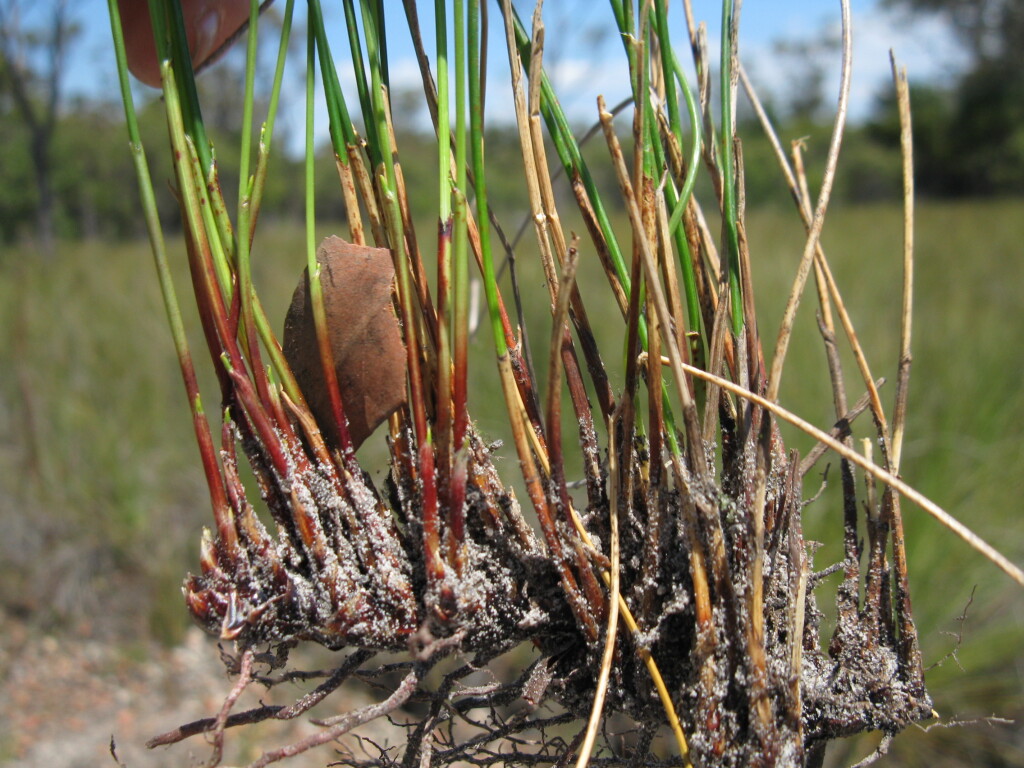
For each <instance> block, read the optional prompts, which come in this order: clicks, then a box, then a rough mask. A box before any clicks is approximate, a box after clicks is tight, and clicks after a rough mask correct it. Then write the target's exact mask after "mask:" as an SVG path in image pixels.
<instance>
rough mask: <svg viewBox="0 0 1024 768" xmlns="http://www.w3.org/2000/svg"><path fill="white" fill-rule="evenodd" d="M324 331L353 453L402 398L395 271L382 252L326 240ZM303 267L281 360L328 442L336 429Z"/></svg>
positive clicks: (322, 255) (322, 251)
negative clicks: (328, 342) (329, 344)
mask: <svg viewBox="0 0 1024 768" xmlns="http://www.w3.org/2000/svg"><path fill="white" fill-rule="evenodd" d="M316 258H317V261H318V262H319V263H320V265H321V269H320V282H321V285H322V286H323V293H324V313H325V314H326V316H327V334H328V338H329V339H330V343H331V353H332V355H333V357H334V369H335V372H336V374H337V377H338V389H339V391H340V392H341V402H342V407H343V408H344V410H345V415H346V417H347V418H348V428H349V434H350V435H351V437H352V444H353V447H354V448H358V447H359V446H360V445H361V444H362V443H363V441H364V440H366V438H367V437H369V436H370V434H371V433H372V432H373V431H374V429H376V428H377V426H378V425H379V424H380V423H381V422H382V421H384V420H385V419H387V417H388V416H390V415H391V414H392V413H394V412H395V411H396V410H398V409H399V408H400V407H401V406H402V405H403V404H404V403H405V399H406V388H405V372H406V352H405V345H404V344H403V343H402V333H401V330H400V328H399V324H398V318H397V317H395V311H394V306H393V304H392V301H391V286H392V283H393V282H394V279H395V268H394V265H393V263H392V261H391V252H390V251H389V250H387V249H386V248H370V247H367V246H362V245H352V244H351V243H347V242H345V241H344V240H342V239H341V238H340V237H328V238H326V239H325V240H324V241H323V242H322V243H321V244H320V247H319V248H318V249H317V252H316ZM308 296H309V274H308V269H307V270H306V271H305V272H304V273H303V277H302V279H301V280H300V281H299V284H298V285H297V286H296V288H295V293H294V294H293V295H292V303H291V306H289V307H288V314H287V315H286V317H285V322H284V355H285V358H286V359H287V360H288V364H289V365H290V366H291V368H292V372H293V373H294V374H295V378H296V380H297V381H298V383H299V388H300V389H301V390H302V394H303V396H305V398H306V401H307V402H308V404H309V408H310V410H311V411H312V412H313V416H314V417H315V418H316V422H317V425H318V426H319V427H320V431H321V432H322V433H323V436H324V439H325V440H326V441H327V444H328V445H329V446H331V447H333V448H336V447H338V444H339V436H338V430H337V427H336V425H335V423H334V418H333V416H332V414H331V400H330V396H329V394H328V391H327V384H326V381H325V379H324V374H323V367H322V366H321V364H320V353H319V348H318V346H317V340H316V328H315V325H314V321H313V305H312V302H311V301H309V299H308Z"/></svg>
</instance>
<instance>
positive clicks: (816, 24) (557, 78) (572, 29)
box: [37, 0, 964, 129]
mask: <svg viewBox="0 0 1024 768" xmlns="http://www.w3.org/2000/svg"><path fill="white" fill-rule="evenodd" d="M278 4H279V5H280V6H281V7H283V0H278ZM39 5H45V4H39ZM301 5H303V4H302V3H301V2H299V3H296V6H297V9H298V7H299V6H301ZM420 5H421V7H423V11H421V24H422V25H423V27H424V28H425V29H427V28H429V25H430V24H432V18H433V14H432V5H433V4H432V3H421V4H420ZM517 5H520V6H522V7H524V8H526V9H529V8H532V4H524V3H517ZM681 6H682V4H681V3H679V2H674V3H671V4H670V13H672V14H674V15H675V19H674V25H675V26H676V28H677V29H678V37H679V38H680V39H681V40H682V39H683V36H684V34H685V32H684V29H685V23H684V20H683V16H682V13H681V12H679V11H681ZM37 7H38V6H37ZM386 7H387V8H388V13H389V16H390V25H389V30H390V35H389V36H390V43H389V44H390V56H391V63H392V83H393V85H394V86H395V87H396V88H397V87H403V86H404V87H407V88H418V87H419V80H418V71H417V69H416V66H415V63H414V61H413V57H412V45H411V42H410V41H409V35H408V32H407V30H406V24H405V17H404V13H403V12H402V10H401V3H400V2H398V0H386ZM73 8H74V9H75V11H74V12H75V14H76V16H77V20H78V21H79V22H80V24H81V25H82V32H83V34H82V37H81V38H80V40H79V43H78V45H77V46H76V49H75V51H74V56H73V58H72V60H71V61H70V62H69V67H68V69H69V75H68V80H67V87H68V89H69V92H71V93H84V94H89V95H96V94H104V93H105V94H113V93H114V88H115V85H116V78H115V73H114V64H113V54H112V53H111V50H110V47H109V43H108V38H109V22H108V20H107V11H106V2H104V0H83V1H82V2H80V3H77V4H75V5H74V6H73ZM491 8H492V13H491V19H492V24H491V26H492V29H491V38H492V41H491V55H490V59H489V60H490V65H489V66H490V68H491V81H492V83H491V84H490V85H489V86H488V87H489V96H488V104H489V118H488V119H491V120H501V119H509V118H510V117H511V111H510V110H511V107H510V106H508V105H509V100H508V99H503V98H502V91H503V90H506V89H507V86H506V85H505V81H506V80H507V74H506V72H507V60H506V58H505V52H504V46H503V38H502V34H503V32H502V30H501V28H500V17H499V15H498V14H497V12H496V8H495V6H494V4H492V5H491ZM693 8H694V14H695V16H696V17H697V19H698V20H703V21H705V22H706V23H707V28H708V40H709V47H710V48H711V52H712V55H713V56H715V55H717V50H718V42H717V40H718V35H719V29H720V14H721V11H720V4H719V3H718V2H717V0H694V2H693ZM325 11H326V13H327V15H328V19H330V18H331V14H332V13H336V14H337V16H339V17H340V4H339V3H336V2H331V1H330V0H328V2H326V3H325ZM527 12H528V11H527ZM608 18H610V11H609V9H608V7H607V6H606V5H605V4H604V3H601V2H595V0H590V1H589V2H587V0H547V3H546V4H545V19H546V23H547V25H548V29H549V36H551V37H553V36H554V33H555V32H562V33H563V34H564V35H565V37H564V38H563V39H564V40H567V41H569V45H568V46H567V47H566V49H565V50H564V51H562V52H560V53H559V54H558V55H557V58H556V55H555V53H554V52H553V50H552V51H549V53H548V58H547V59H546V62H547V63H548V64H549V65H550V67H551V70H552V73H551V74H552V77H553V80H554V82H555V85H556V88H557V90H558V92H559V94H560V97H561V99H562V101H563V104H564V105H565V107H566V109H567V111H568V112H569V113H570V115H571V116H573V117H575V118H576V119H579V120H585V121H587V122H589V121H590V120H591V119H592V118H593V116H594V115H595V114H596V113H595V107H594V103H595V101H594V100H595V98H596V96H597V94H598V93H602V94H603V95H604V96H605V97H606V99H607V101H608V102H609V103H610V104H614V103H616V102H617V101H618V100H620V99H621V98H622V97H623V96H624V95H625V94H626V93H627V86H626V82H625V65H624V61H623V57H622V48H621V45H620V43H619V42H618V40H617V39H616V38H615V36H614V35H612V34H610V33H606V34H604V35H600V34H595V31H597V30H600V29H601V28H602V27H601V25H602V22H603V20H605V19H608ZM852 18H853V23H852V28H853V34H854V70H853V85H852V95H851V117H852V118H853V119H854V120H856V119H858V118H861V117H864V116H865V115H866V114H867V113H868V111H869V110H870V107H871V104H872V101H873V99H874V97H875V95H876V94H877V93H878V92H879V90H880V89H881V88H883V87H884V86H885V83H886V82H887V81H888V79H889V76H890V75H889V53H888V52H889V49H890V48H893V49H895V51H896V55H897V57H898V59H899V60H900V62H901V63H902V64H903V65H905V66H907V68H908V71H909V74H910V77H911V79H912V80H914V79H919V80H921V79H923V80H935V79H939V78H942V77H944V76H947V75H951V74H955V72H956V71H957V69H958V67H960V66H961V65H962V63H963V61H964V57H963V54H962V52H961V51H960V50H959V49H958V47H957V45H956V43H955V40H954V38H953V36H952V35H951V33H950V31H949V29H947V28H946V27H945V26H944V25H943V24H941V23H940V22H938V21H935V20H931V21H929V20H922V19H914V20H912V21H911V20H909V19H908V18H907V17H904V16H901V15H900V14H898V13H895V12H892V11H889V10H887V9H884V8H882V7H881V6H880V4H879V3H878V2H876V0H853V2H852ZM839 20H840V6H839V3H838V2H834V3H833V2H825V1H824V0H789V1H788V2H786V1H784V0H747V2H744V3H743V4H742V9H741V16H740V40H741V57H742V59H743V61H744V64H745V66H746V68H747V71H748V72H749V73H750V76H751V78H752V79H753V80H754V82H755V84H756V85H758V87H759V89H760V90H761V91H762V92H763V93H765V94H767V95H774V96H776V97H778V98H782V99H784V98H785V97H786V93H787V89H788V88H789V87H790V86H789V83H790V78H791V75H792V74H793V72H792V68H793V66H794V64H793V62H792V60H787V61H780V60H779V57H777V56H775V55H774V54H773V44H774V43H775V42H777V41H780V40H785V41H800V40H808V39H814V38H815V37H816V36H820V34H821V32H822V31H823V30H832V31H835V32H837V31H838V28H839ZM335 37H336V42H334V43H332V44H333V45H335V46H336V47H335V57H336V60H337V61H339V62H341V63H339V70H340V72H341V77H342V82H343V84H344V83H345V82H349V83H350V82H351V79H350V77H351V74H350V73H351V65H350V64H348V63H347V56H348V54H347V46H346V45H345V43H344V41H343V40H342V35H341V33H340V30H339V32H338V34H337V35H336V36H335ZM428 45H432V40H428ZM682 50H685V47H684V48H682ZM833 59H834V63H832V64H831V65H830V66H829V67H828V70H827V71H828V75H827V80H826V93H827V99H828V101H829V102H830V103H831V102H832V101H834V99H835V95H836V93H837V90H838V78H839V63H838V57H833ZM690 69H692V64H690ZM291 122H293V120H292V119H290V118H289V117H288V116H285V126H283V127H288V123H291ZM319 122H320V123H321V124H323V120H319ZM290 127H291V128H293V129H297V128H298V126H297V125H292V126H290Z"/></svg>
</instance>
